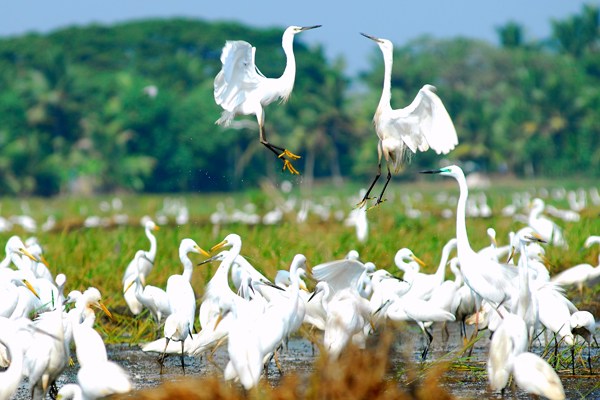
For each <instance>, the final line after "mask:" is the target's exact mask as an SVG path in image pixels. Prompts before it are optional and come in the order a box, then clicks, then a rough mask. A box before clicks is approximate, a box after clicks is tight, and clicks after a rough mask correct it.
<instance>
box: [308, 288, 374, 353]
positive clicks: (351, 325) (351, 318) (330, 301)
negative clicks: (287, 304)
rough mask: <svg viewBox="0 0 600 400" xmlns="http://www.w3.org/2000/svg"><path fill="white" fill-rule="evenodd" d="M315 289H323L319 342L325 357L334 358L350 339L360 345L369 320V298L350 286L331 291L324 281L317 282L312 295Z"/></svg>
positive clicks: (317, 291)
mask: <svg viewBox="0 0 600 400" xmlns="http://www.w3.org/2000/svg"><path fill="white" fill-rule="evenodd" d="M319 292H322V293H323V297H322V298H321V302H322V304H323V309H324V310H325V312H326V313H327V319H326V320H325V332H324V336H323V345H324V347H325V350H326V351H327V354H328V355H329V357H330V358H331V359H336V358H338V357H339V355H340V354H341V352H342V350H344V348H345V347H346V346H347V345H348V343H349V342H350V340H353V342H354V343H355V344H357V345H359V346H361V347H362V346H364V341H365V337H364V335H365V333H364V328H365V326H366V325H367V324H369V323H370V321H371V319H370V318H371V307H370V304H369V301H368V300H367V299H365V298H364V297H362V296H360V295H359V294H358V292H357V290H356V289H355V288H352V287H346V288H345V289H342V290H338V291H336V292H333V291H332V290H331V288H330V286H329V284H328V282H326V281H321V282H319V283H317V286H316V287H315V291H314V293H313V297H314V296H315V295H316V294H317V293H319ZM311 298H312V297H311ZM310 301H311V299H309V302H310Z"/></svg>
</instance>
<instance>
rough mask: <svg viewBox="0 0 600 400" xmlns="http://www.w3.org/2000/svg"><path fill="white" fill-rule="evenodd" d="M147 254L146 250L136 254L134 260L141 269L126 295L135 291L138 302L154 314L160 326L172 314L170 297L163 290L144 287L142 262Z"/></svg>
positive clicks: (150, 286)
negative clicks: (165, 317)
mask: <svg viewBox="0 0 600 400" xmlns="http://www.w3.org/2000/svg"><path fill="white" fill-rule="evenodd" d="M145 253H146V252H145V251H144V250H138V251H137V252H136V253H135V257H134V260H135V261H138V264H139V265H140V268H139V271H138V275H137V276H136V279H135V280H133V281H131V282H130V283H129V285H128V286H126V287H125V292H124V293H125V294H126V293H128V292H129V291H135V298H136V301H137V302H138V303H139V304H141V305H142V306H144V307H146V308H147V309H148V310H150V314H152V317H153V318H154V321H155V322H156V324H157V325H159V324H160V322H161V320H162V319H163V317H164V316H167V315H169V314H170V313H171V306H170V304H169V297H168V296H167V293H166V292H165V291H164V290H163V289H161V288H158V287H156V286H152V285H144V283H143V282H142V279H143V273H142V267H141V265H143V262H142V260H145V259H146V254H145ZM129 304H130V305H131V304H134V303H133V302H131V303H129Z"/></svg>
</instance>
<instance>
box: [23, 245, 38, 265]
mask: <svg viewBox="0 0 600 400" xmlns="http://www.w3.org/2000/svg"><path fill="white" fill-rule="evenodd" d="M19 252H20V253H21V254H23V255H24V256H27V257H29V258H31V259H32V260H33V261H35V262H40V260H38V259H37V258H36V257H35V256H34V255H33V254H31V253H30V252H28V251H27V249H25V248H23V247H21V248H20V249H19Z"/></svg>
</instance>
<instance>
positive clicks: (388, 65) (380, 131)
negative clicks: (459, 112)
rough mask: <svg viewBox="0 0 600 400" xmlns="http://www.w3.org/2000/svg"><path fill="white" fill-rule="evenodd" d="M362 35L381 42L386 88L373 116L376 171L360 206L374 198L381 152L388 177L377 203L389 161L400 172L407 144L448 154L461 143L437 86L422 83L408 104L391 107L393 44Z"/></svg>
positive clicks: (415, 147)
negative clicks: (373, 193)
mask: <svg viewBox="0 0 600 400" xmlns="http://www.w3.org/2000/svg"><path fill="white" fill-rule="evenodd" d="M361 35H363V36H364V37H366V38H369V39H371V40H373V41H375V42H376V43H377V44H378V45H379V48H380V49H381V52H382V53H383V64H384V78H383V91H382V92H381V98H380V100H379V104H378V105H377V110H376V111H375V116H374V117H373V122H374V123H375V130H376V132H377V136H378V137H379V144H378V146H377V152H378V154H379V164H378V167H377V168H378V169H377V175H376V176H375V179H374V180H373V182H372V183H371V186H370V187H369V189H368V190H367V193H366V194H365V196H364V197H363V199H362V201H361V202H360V203H359V204H358V207H362V206H364V205H365V204H366V203H367V201H368V200H369V199H371V197H369V195H370V194H371V190H373V186H375V183H377V181H378V180H379V177H380V176H381V156H382V155H383V156H384V157H385V161H386V164H387V171H388V173H387V180H386V182H385V184H384V185H383V190H382V191H381V193H380V194H379V197H377V201H376V203H375V205H374V206H377V205H379V204H380V203H382V202H383V201H385V200H384V198H383V194H384V192H385V189H386V188H387V185H388V183H389V182H390V179H392V173H391V171H390V164H391V165H392V167H393V169H394V171H395V172H396V173H397V172H398V170H399V169H400V164H401V162H402V161H403V159H404V156H405V153H406V149H407V148H408V149H410V151H412V152H413V153H416V152H417V150H418V151H427V150H428V149H429V148H432V149H433V150H434V151H435V152H436V153H437V154H447V153H448V152H449V151H450V150H452V149H454V147H455V146H456V145H457V144H458V138H457V136H456V130H455V129H454V124H453V123H452V119H450V116H449V115H448V111H446V108H445V107H444V104H443V103H442V100H440V98H439V97H438V96H437V95H436V94H435V90H436V88H435V87H434V86H432V85H425V86H423V87H422V88H421V90H419V93H417V96H416V97H415V99H414V100H413V101H412V103H410V104H409V105H408V106H407V107H404V108H400V109H397V110H394V109H392V106H391V104H390V100H391V98H392V91H391V79H392V63H393V53H394V45H393V44H392V42H390V41H389V40H387V39H380V38H377V37H374V36H371V35H367V34H365V33H361Z"/></svg>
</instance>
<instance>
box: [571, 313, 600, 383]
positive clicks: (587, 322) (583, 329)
mask: <svg viewBox="0 0 600 400" xmlns="http://www.w3.org/2000/svg"><path fill="white" fill-rule="evenodd" d="M569 325H570V326H571V332H572V333H573V334H575V335H579V336H581V337H582V338H583V340H585V341H586V342H587V344H588V357H587V361H588V367H589V369H590V374H591V373H592V356H591V352H592V349H591V347H592V339H593V340H594V341H595V342H596V346H598V342H597V341H596V337H595V336H594V331H595V330H596V320H595V319H594V316H593V315H592V313H591V312H589V311H576V312H574V313H573V314H571V318H569ZM571 357H572V359H573V371H572V372H573V375H575V346H574V345H573V346H571Z"/></svg>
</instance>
